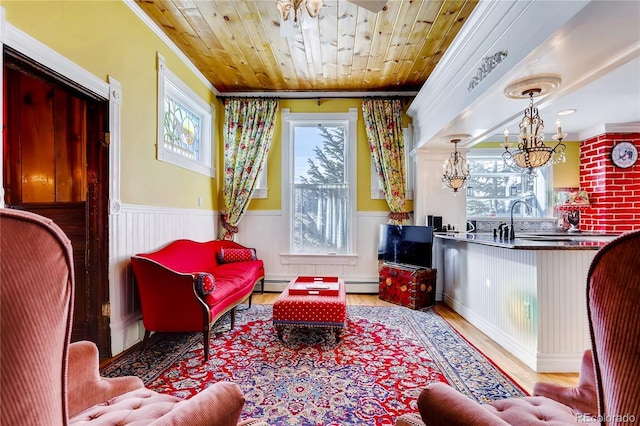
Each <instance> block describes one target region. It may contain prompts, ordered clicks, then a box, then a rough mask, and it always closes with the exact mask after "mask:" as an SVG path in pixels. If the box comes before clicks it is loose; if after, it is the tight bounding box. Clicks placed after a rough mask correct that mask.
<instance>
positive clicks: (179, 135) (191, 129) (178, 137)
mask: <svg viewBox="0 0 640 426" xmlns="http://www.w3.org/2000/svg"><path fill="white" fill-rule="evenodd" d="M163 125H164V146H165V148H166V149H168V150H171V151H173V152H175V153H177V154H180V155H182V156H184V157H187V158H189V159H191V160H195V161H200V117H198V116H197V115H195V114H194V113H193V112H191V111H189V110H188V109H187V108H186V107H185V106H184V105H182V104H181V103H180V102H178V101H176V100H175V99H173V98H172V97H170V96H166V95H165V97H164V121H163Z"/></svg>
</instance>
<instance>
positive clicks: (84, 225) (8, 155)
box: [3, 50, 111, 357]
mask: <svg viewBox="0 0 640 426" xmlns="http://www.w3.org/2000/svg"><path fill="white" fill-rule="evenodd" d="M3 117H4V123H5V126H4V128H3V132H4V152H3V165H4V167H3V171H4V187H5V205H6V206H7V207H9V208H16V209H22V210H28V211H32V212H35V213H38V214H41V215H43V216H46V217H49V218H51V219H52V220H53V221H54V222H55V223H56V224H57V225H58V226H60V228H62V230H63V231H64V232H65V233H66V234H67V236H68V237H69V239H70V240H71V244H72V246H73V256H74V269H75V271H74V272H75V283H76V287H75V299H74V317H73V330H72V336H71V339H72V341H78V340H90V341H92V342H95V343H96V344H97V345H98V348H99V350H100V355H101V357H109V356H111V345H110V334H109V323H108V321H109V318H108V314H109V312H108V308H105V307H108V303H109V293H108V287H109V286H108V256H109V248H108V207H107V202H108V182H109V176H108V144H107V143H105V134H106V130H107V129H108V102H107V101H106V100H103V99H99V98H97V97H96V96H95V95H92V94H87V93H86V92H83V91H81V90H79V89H78V88H76V87H74V86H73V85H71V84H70V83H69V82H67V81H64V80H63V79H61V78H60V77H59V76H57V75H56V74H55V73H53V72H51V71H50V70H47V69H45V68H44V67H42V66H39V65H38V64H36V63H32V62H29V61H28V60H27V59H26V58H23V57H21V56H20V55H19V54H17V53H15V52H12V51H10V50H5V54H4V111H3ZM103 313H104V315H103Z"/></svg>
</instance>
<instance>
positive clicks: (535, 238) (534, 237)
mask: <svg viewBox="0 0 640 426" xmlns="http://www.w3.org/2000/svg"><path fill="white" fill-rule="evenodd" d="M516 238H519V239H521V240H531V241H575V238H571V237H568V236H566V235H518V234H516Z"/></svg>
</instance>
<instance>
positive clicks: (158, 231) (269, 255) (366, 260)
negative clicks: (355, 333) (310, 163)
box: [109, 204, 387, 354]
mask: <svg viewBox="0 0 640 426" xmlns="http://www.w3.org/2000/svg"><path fill="white" fill-rule="evenodd" d="M356 218H357V220H356V223H357V225H356V226H357V232H356V234H357V240H356V250H357V256H356V261H355V262H354V263H353V264H351V265H332V264H312V263H309V264H283V263H282V262H281V260H280V255H281V253H284V252H286V251H287V247H286V244H287V242H286V241H284V240H283V238H282V236H283V235H286V233H285V232H284V226H286V225H285V223H286V221H285V220H284V217H283V215H282V212H280V211H273V210H262V211H256V210H250V211H248V212H247V213H246V214H245V216H244V217H243V219H242V222H241V224H240V227H239V228H240V231H239V233H238V235H237V236H236V241H237V242H238V243H240V244H243V245H246V246H248V247H254V248H255V249H256V250H257V253H258V256H259V257H260V258H261V259H262V260H263V261H264V263H265V272H266V284H265V290H267V291H278V292H279V291H282V290H283V289H284V287H285V285H286V283H287V282H288V281H289V280H290V279H291V278H293V277H294V276H297V275H338V276H340V277H341V278H343V279H344V280H345V282H346V283H347V291H348V292H350V293H377V292H378V232H379V225H380V224H384V223H386V222H387V213H385V212H359V213H357V215H356ZM218 220H219V213H218V212H216V211H207V210H198V209H195V210H193V209H176V208H166V207H152V206H139V205H130V204H122V205H121V206H120V209H119V212H118V213H117V214H112V215H111V217H110V224H109V226H110V229H111V241H110V261H109V264H110V273H109V274H110V275H109V291H110V302H111V323H110V325H111V349H112V352H113V354H118V353H120V352H122V351H124V350H125V349H127V348H129V347H131V346H133V345H134V344H136V343H137V342H139V341H141V340H142V336H143V332H144V329H143V327H142V326H141V324H140V318H141V313H140V312H139V310H137V309H136V306H135V299H136V297H137V296H136V289H135V287H134V279H133V272H132V270H131V262H130V258H131V256H133V255H135V254H137V253H144V252H148V251H153V250H156V249H158V248H160V247H162V246H164V245H166V244H167V243H169V242H170V241H172V240H176V239H180V238H188V239H192V240H196V241H207V240H212V239H215V238H217V229H218Z"/></svg>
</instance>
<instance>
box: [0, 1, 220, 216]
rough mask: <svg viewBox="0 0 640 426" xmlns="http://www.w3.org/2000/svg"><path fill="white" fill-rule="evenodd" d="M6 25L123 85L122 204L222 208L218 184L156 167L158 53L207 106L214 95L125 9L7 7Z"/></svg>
mask: <svg viewBox="0 0 640 426" xmlns="http://www.w3.org/2000/svg"><path fill="white" fill-rule="evenodd" d="M1 5H2V7H4V8H5V11H6V20H7V22H8V23H10V24H11V25H13V26H15V27H17V28H18V29H20V30H22V31H24V32H25V33H27V34H29V35H31V36H32V37H34V38H35V39H37V40H39V41H40V42H42V43H43V44H45V45H47V46H48V47H50V48H52V49H53V50H55V51H56V52H58V53H60V54H61V55H63V56H64V57H66V58H67V59H69V60H71V61H72V62H74V63H76V64H77V65H79V66H81V67H82V68H84V69H86V70H87V71H89V72H91V73H92V74H94V75H96V76H97V77H98V78H100V79H103V80H105V81H106V80H107V76H109V75H110V76H112V77H113V78H115V79H116V80H118V81H119V82H120V83H121V85H122V115H121V179H122V180H121V201H122V202H123V203H132V204H141V205H150V206H168V207H183V208H197V207H198V204H197V199H198V197H201V198H202V201H203V205H202V208H205V209H212V208H216V207H217V206H216V205H215V203H216V202H217V197H215V196H214V195H215V194H216V193H217V185H216V182H217V180H216V179H211V178H209V177H206V176H203V175H200V174H197V173H193V172H191V171H188V170H186V169H182V168H179V167H176V166H173V165H170V164H168V163H164V162H161V161H157V160H156V138H157V110H156V99H157V86H156V82H157V74H156V73H157V71H156V52H160V54H161V55H162V56H164V58H165V60H166V64H167V67H168V68H169V69H170V70H171V71H172V72H173V73H175V74H176V75H178V77H179V78H180V79H181V80H182V81H184V82H185V83H186V84H188V85H189V86H190V87H191V89H193V90H194V91H195V92H196V93H197V94H198V95H199V96H200V97H201V98H202V99H203V100H205V101H206V102H207V103H211V102H215V96H214V94H213V92H212V91H211V90H209V88H208V87H207V86H206V85H205V84H204V83H202V81H201V80H199V79H198V78H197V76H196V75H195V74H194V73H192V72H191V71H190V70H189V69H188V68H187V67H186V66H185V65H184V63H183V62H182V61H181V60H180V59H179V58H178V57H177V56H176V55H175V54H174V53H173V52H172V51H171V50H170V49H169V48H168V47H167V46H166V45H165V44H164V43H163V42H162V41H161V40H160V39H159V38H158V37H157V36H156V35H155V34H154V33H153V32H152V31H151V30H150V29H149V28H148V27H147V26H146V25H145V24H144V23H143V22H142V21H141V20H140V19H139V18H138V17H137V16H136V15H135V14H134V13H133V11H131V9H129V7H128V6H126V5H125V4H124V3H123V2H121V1H40V2H37V1H2V3H1Z"/></svg>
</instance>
